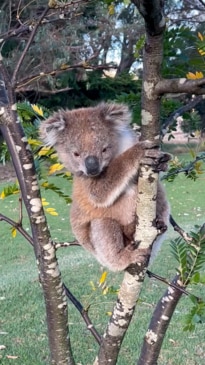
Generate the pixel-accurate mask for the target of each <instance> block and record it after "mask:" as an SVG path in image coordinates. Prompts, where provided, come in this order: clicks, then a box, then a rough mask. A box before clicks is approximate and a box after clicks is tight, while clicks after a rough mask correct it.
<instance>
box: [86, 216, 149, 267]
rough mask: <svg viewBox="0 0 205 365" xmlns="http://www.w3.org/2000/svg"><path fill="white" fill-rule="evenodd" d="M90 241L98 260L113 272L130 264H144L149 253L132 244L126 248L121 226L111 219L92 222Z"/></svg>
mask: <svg viewBox="0 0 205 365" xmlns="http://www.w3.org/2000/svg"><path fill="white" fill-rule="evenodd" d="M90 239H91V242H92V245H93V247H94V250H95V252H94V255H95V256H96V258H97V260H98V261H99V262H100V263H101V264H102V265H103V266H106V267H108V268H109V269H110V270H112V271H121V270H124V269H126V268H127V267H128V266H129V265H130V264H133V263H136V262H143V261H144V260H145V255H146V254H147V253H148V251H147V250H143V249H137V248H135V247H134V245H133V244H132V243H130V244H129V245H126V247H125V242H124V235H123V232H122V229H121V226H120V225H119V223H118V222H117V221H115V220H112V219H109V218H105V219H94V220H93V221H92V222H91V226H90Z"/></svg>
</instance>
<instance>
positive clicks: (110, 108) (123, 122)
mask: <svg viewBox="0 0 205 365" xmlns="http://www.w3.org/2000/svg"><path fill="white" fill-rule="evenodd" d="M99 108H100V113H101V115H102V117H103V119H105V120H106V121H108V122H110V123H112V124H113V125H115V126H116V127H117V128H123V127H126V126H128V125H129V124H130V123H131V113H130V111H129V109H128V107H127V105H125V104H117V103H110V104H109V103H102V104H100V105H99Z"/></svg>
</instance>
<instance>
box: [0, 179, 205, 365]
mask: <svg viewBox="0 0 205 365" xmlns="http://www.w3.org/2000/svg"><path fill="white" fill-rule="evenodd" d="M53 179H54V181H55V182H56V179H55V178H53ZM204 180H205V176H204V175H201V177H200V178H199V179H198V180H197V181H196V182H193V181H191V180H188V179H186V178H185V177H184V176H179V177H178V178H177V179H176V180H175V181H174V182H173V183H166V189H167V195H168V198H169V201H170V203H171V209H172V214H173V216H174V218H175V219H176V220H177V222H178V223H179V224H180V225H181V226H182V227H183V228H184V229H185V230H187V231H189V230H190V229H191V228H193V226H194V225H195V224H202V223H203V222H204V216H205V181H204ZM58 183H59V184H62V188H64V189H65V186H64V185H65V183H64V182H60V181H59V182H58ZM2 188H3V185H2V186H0V191H1V190H2ZM43 195H44V196H45V198H46V200H47V201H48V202H49V203H50V206H52V207H55V208H56V210H57V212H58V213H59V216H58V217H54V216H49V215H48V222H49V226H50V230H51V233H52V237H53V238H54V239H55V240H59V241H67V240H68V239H70V238H72V237H71V231H70V226H69V219H68V207H67V206H66V204H65V203H64V201H63V200H62V199H59V198H56V196H55V194H54V193H53V194H51V193H50V192H45V194H43ZM17 198H18V197H17V196H11V197H8V198H6V199H5V200H1V203H0V211H1V213H3V214H5V215H8V216H9V217H11V218H13V219H17V217H18V199H17ZM24 224H25V228H26V230H27V231H30V228H29V224H28V220H27V219H26V217H25V220H24ZM175 237H177V234H176V233H175V232H174V231H173V229H172V228H170V229H169V232H168V235H167V241H166V242H165V243H164V244H163V247H162V250H161V252H160V254H159V255H158V257H157V259H156V261H155V262H154V264H153V267H152V268H151V269H152V271H154V272H155V273H157V274H159V275H162V276H165V277H167V278H168V279H171V278H172V277H173V275H174V274H175V268H176V266H177V263H176V262H175V261H174V259H173V258H172V256H171V253H170V249H169V240H170V239H173V238H175ZM0 253H1V254H0V272H1V276H0V346H5V349H2V350H0V364H2V365H10V364H15V365H46V364H48V363H49V351H48V344H47V334H46V321H45V311H44V302H43V295H42V291H41V288H40V286H39V282H38V272H37V268H36V264H35V258H34V253H33V250H32V247H30V245H29V244H28V243H27V242H26V241H25V240H24V238H22V237H21V236H20V235H19V234H17V236H16V238H12V235H11V231H10V227H9V226H8V225H7V224H6V223H4V222H1V223H0ZM58 258H59V265H60V269H61V272H62V276H63V280H64V281H65V283H66V284H67V285H68V287H69V288H70V290H71V291H72V292H73V294H74V295H76V297H77V298H78V299H80V301H81V302H82V303H83V305H84V306H85V307H88V306H90V309H89V314H90V317H91V318H92V320H93V323H94V324H95V326H96V328H97V329H98V331H99V332H100V333H103V330H104V328H105V325H106V323H107V320H108V318H109V317H108V313H109V312H110V311H111V310H112V307H113V303H114V300H115V298H116V295H115V294H114V293H113V294H107V295H102V292H101V290H100V289H99V288H97V283H98V280H99V278H100V276H101V273H102V268H101V267H100V266H99V265H98V263H96V262H95V260H94V259H93V258H92V257H91V256H90V255H89V254H88V253H87V252H85V251H84V250H83V249H82V248H77V247H76V248H67V249H61V250H60V251H59V252H58ZM162 262H163V264H162ZM121 278H122V274H112V273H109V275H108V279H107V283H108V285H109V286H110V287H111V286H113V288H114V289H118V288H119V285H120V281H121ZM91 281H92V282H93V284H94V285H95V287H96V288H97V289H96V290H95V291H93V290H92V286H91V284H90V282H91ZM165 289H166V287H165V285H164V284H162V283H159V282H157V281H155V280H150V279H148V278H146V280H145V284H144V286H143V290H142V293H141V297H140V302H139V305H138V306H137V309H136V313H135V315H134V319H133V322H132V324H131V326H130V328H129V331H128V334H127V335H126V338H125V340H124V343H123V346H122V349H121V353H120V357H119V361H118V365H127V364H134V363H135V361H136V358H137V355H138V353H139V351H140V347H141V343H142V340H143V336H144V334H145V331H146V328H147V327H148V324H149V320H150V316H151V314H152V312H153V309H154V307H155V305H156V303H157V301H158V300H159V298H160V297H161V296H162V295H163V293H164V291H165ZM189 290H190V291H192V292H193V293H194V292H195V288H191V287H190V289H189ZM197 291H198V292H197V294H198V295H201V296H202V297H204V294H203V288H201V287H199V288H198V289H197ZM190 307H191V303H190V301H189V300H188V299H187V298H186V297H183V298H182V300H181V302H180V304H179V305H178V307H177V309H176V311H175V314H174V316H173V319H172V322H171V324H170V327H169V330H168V332H167V335H166V338H165V341H164V344H163V348H162V351H161V354H160V359H159V365H165V364H166V365H176V364H179V363H180V364H182V365H197V364H203V363H205V341H204V339H205V336H204V329H205V328H204V327H205V326H204V325H199V326H198V327H197V329H196V330H195V331H194V332H192V333H184V332H183V331H182V327H183V318H184V315H185V314H186V313H187V312H188V311H189V309H190ZM69 325H70V334H71V343H72V346H73V352H74V356H75V358H76V363H78V364H82V365H90V364H92V363H93V361H94V358H95V355H96V351H97V348H98V346H97V344H96V342H95V340H94V339H93V337H92V335H91V334H90V333H89V332H88V331H87V330H86V327H85V324H84V322H83V321H82V319H81V317H80V315H79V313H78V312H77V311H76V310H75V308H74V307H73V306H72V304H70V303H69ZM0 348H1V347H0Z"/></svg>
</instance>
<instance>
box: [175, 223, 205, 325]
mask: <svg viewBox="0 0 205 365" xmlns="http://www.w3.org/2000/svg"><path fill="white" fill-rule="evenodd" d="M189 237H190V239H189V241H188V242H187V241H185V240H184V239H183V238H177V239H175V240H172V241H171V249H172V254H173V256H174V257H175V259H176V260H177V261H178V263H179V267H178V269H177V271H178V272H179V275H180V281H181V282H182V284H183V285H184V286H185V287H186V286H187V285H188V284H189V283H192V284H195V285H198V284H202V285H205V276H204V267H205V236H204V232H203V230H202V229H201V228H200V229H199V230H198V231H197V232H193V231H191V232H190V233H189ZM189 298H190V299H191V301H192V303H193V304H194V305H193V307H192V309H191V310H190V311H189V313H188V314H187V315H186V318H185V326H184V330H185V331H188V330H189V331H193V330H194V329H195V326H196V324H197V323H205V299H204V300H203V299H201V298H198V297H196V296H194V295H190V296H189Z"/></svg>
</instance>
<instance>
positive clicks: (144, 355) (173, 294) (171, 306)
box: [137, 275, 184, 365]
mask: <svg viewBox="0 0 205 365" xmlns="http://www.w3.org/2000/svg"><path fill="white" fill-rule="evenodd" d="M171 284H172V286H169V287H168V289H167V290H166V292H165V294H164V295H163V296H162V298H161V299H160V300H159V302H158V304H157V306H156V309H155V310H154V313H153V315H152V319H151V322H150V325H149V329H148V330H147V333H146V335H145V338H144V343H143V346H142V350H141V354H140V357H139V360H138V362H137V365H145V364H147V365H148V364H150V365H151V364H153V365H156V364H157V359H158V357H159V352H160V349H161V346H162V342H163V339H164V336H165V333H166V331H167V328H168V326H169V323H170V321H171V318H172V315H173V313H174V311H175V308H176V306H177V304H178V302H179V300H180V298H181V296H182V295H183V294H182V291H181V290H178V289H177V287H178V286H179V287H181V288H182V289H184V286H183V285H182V283H181V281H180V280H179V276H178V275H176V276H175V278H174V279H173V280H172V282H171ZM173 286H174V287H173Z"/></svg>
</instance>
